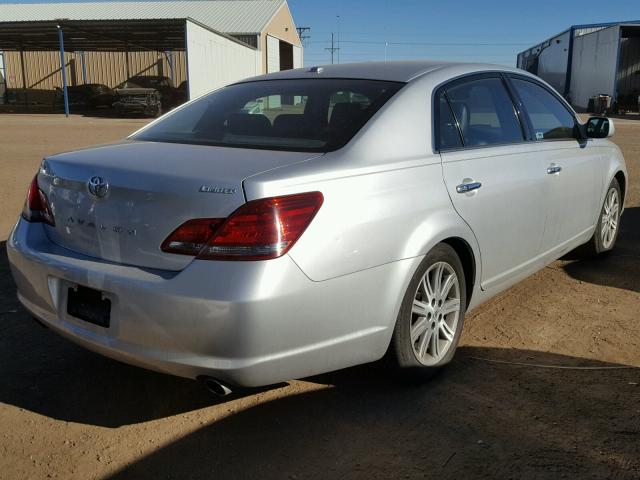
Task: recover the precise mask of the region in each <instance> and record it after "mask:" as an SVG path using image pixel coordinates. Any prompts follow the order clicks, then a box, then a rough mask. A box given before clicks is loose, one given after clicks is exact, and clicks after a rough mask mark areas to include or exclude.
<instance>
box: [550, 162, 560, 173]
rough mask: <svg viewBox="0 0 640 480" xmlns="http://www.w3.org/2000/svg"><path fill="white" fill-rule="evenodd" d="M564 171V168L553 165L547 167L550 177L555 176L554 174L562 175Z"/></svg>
mask: <svg viewBox="0 0 640 480" xmlns="http://www.w3.org/2000/svg"><path fill="white" fill-rule="evenodd" d="M561 171H562V167H559V166H558V165H555V164H553V163H552V164H551V165H549V166H548V167H547V173H548V174H549V175H553V174H554V173H560V172H561Z"/></svg>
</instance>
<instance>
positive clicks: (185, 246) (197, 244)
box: [161, 218, 224, 255]
mask: <svg viewBox="0 0 640 480" xmlns="http://www.w3.org/2000/svg"><path fill="white" fill-rule="evenodd" d="M222 222H224V219H223V218H198V219H196V220H189V221H188V222H185V223H183V224H182V225H180V226H179V227H178V228H176V229H175V230H174V231H173V232H172V233H171V235H169V236H168V237H167V239H166V240H165V241H164V242H162V247H161V249H162V251H163V252H168V253H179V254H181V255H197V254H198V253H200V250H202V249H203V248H204V247H205V246H206V245H207V243H209V241H210V240H211V237H212V236H213V232H214V231H215V230H216V229H217V228H218V227H219V226H220V224H221V223H222Z"/></svg>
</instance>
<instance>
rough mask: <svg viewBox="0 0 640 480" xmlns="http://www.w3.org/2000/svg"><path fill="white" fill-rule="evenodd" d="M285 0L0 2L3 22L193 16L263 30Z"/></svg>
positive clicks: (217, 26) (227, 27)
mask: <svg viewBox="0 0 640 480" xmlns="http://www.w3.org/2000/svg"><path fill="white" fill-rule="evenodd" d="M285 3H286V0H188V1H154V2H131V1H130V2H86V3H36V4H34V3H31V4H28V3H10V4H0V22H40V21H55V20H60V19H67V20H160V19H176V18H192V19H194V20H196V21H197V22H199V23H201V24H203V25H204V26H206V27H209V28H210V29H213V30H217V31H219V32H224V33H260V32H262V31H263V30H264V29H265V28H266V26H267V25H268V23H269V21H270V20H271V19H272V18H273V16H274V15H275V14H276V13H277V12H278V10H279V9H280V7H281V6H282V5H284V4H285Z"/></svg>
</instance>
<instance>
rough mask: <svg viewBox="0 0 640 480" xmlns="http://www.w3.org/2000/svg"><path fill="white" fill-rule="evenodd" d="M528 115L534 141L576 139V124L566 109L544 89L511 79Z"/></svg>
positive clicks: (533, 84) (530, 83)
mask: <svg viewBox="0 0 640 480" xmlns="http://www.w3.org/2000/svg"><path fill="white" fill-rule="evenodd" d="M511 81H512V83H513V86H514V88H515V89H516V92H517V93H518V95H519V96H520V100H522V103H523V104H524V107H525V109H526V111H527V114H528V115H529V120H530V121H531V125H532V127H533V130H534V134H535V138H536V140H554V139H573V138H576V122H575V119H574V118H573V115H572V114H571V113H570V112H569V110H567V108H566V107H565V106H564V105H563V104H562V103H561V102H560V100H558V99H557V98H556V97H554V96H553V95H552V94H551V93H550V92H549V91H547V90H546V89H545V88H542V87H541V86H539V85H536V84H535V83H533V82H529V81H527V80H521V79H518V78H512V79H511Z"/></svg>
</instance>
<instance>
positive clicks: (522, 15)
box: [0, 0, 640, 65]
mask: <svg viewBox="0 0 640 480" xmlns="http://www.w3.org/2000/svg"><path fill="white" fill-rule="evenodd" d="M9 1H10V3H19V2H16V0H9ZM47 1H59V0H47ZM67 1H69V0H67ZM71 1H74V0H71ZM0 2H7V0H0ZM38 2H39V0H27V2H24V3H38ZM289 6H290V8H291V11H292V13H293V17H294V20H295V22H296V25H297V26H299V27H311V32H308V33H307V34H309V35H310V38H309V39H308V40H307V41H306V45H305V47H306V48H305V64H307V65H313V64H323V63H329V62H330V61H331V54H330V53H329V52H328V51H327V50H325V48H327V47H329V46H330V45H331V43H330V38H331V33H332V32H333V33H335V35H336V39H338V38H339V44H338V45H336V46H339V47H340V50H339V52H336V58H335V61H336V62H337V61H338V57H339V61H340V62H351V61H363V60H384V58H385V51H386V57H387V59H388V60H414V59H434V60H459V61H481V62H489V63H498V64H503V65H515V62H516V55H517V53H518V52H520V51H522V50H524V49H526V48H527V47H529V46H532V45H534V44H536V43H538V42H539V41H542V40H545V39H546V38H548V37H550V36H551V35H554V34H556V33H558V32H561V31H562V30H564V29H566V28H567V27H569V26H570V25H576V24H586V23H597V22H614V21H624V20H640V3H639V1H638V0H607V1H602V0H579V1H578V0H555V1H552V0H529V1H519V2H518V1H506V0H500V1H482V2H480V1H478V0H475V1H474V0H438V1H434V0H289ZM385 44H387V45H385ZM385 47H386V48H385Z"/></svg>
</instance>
